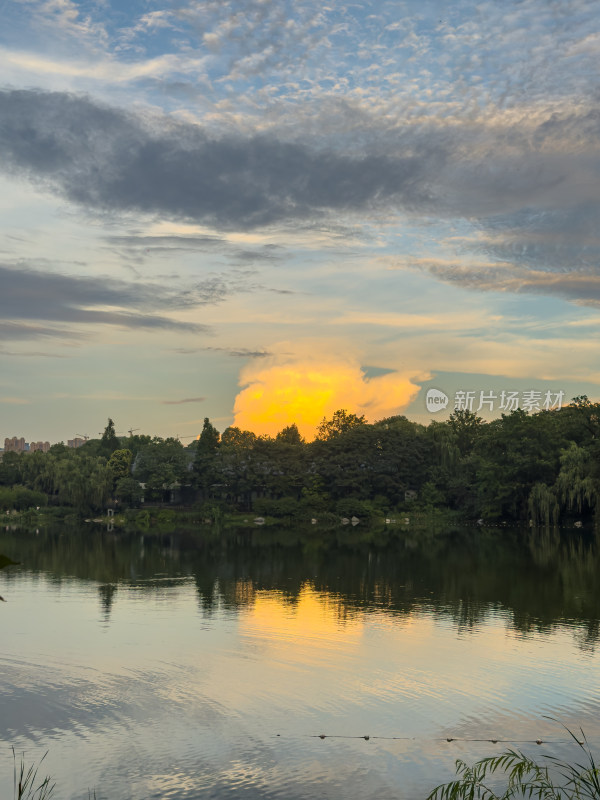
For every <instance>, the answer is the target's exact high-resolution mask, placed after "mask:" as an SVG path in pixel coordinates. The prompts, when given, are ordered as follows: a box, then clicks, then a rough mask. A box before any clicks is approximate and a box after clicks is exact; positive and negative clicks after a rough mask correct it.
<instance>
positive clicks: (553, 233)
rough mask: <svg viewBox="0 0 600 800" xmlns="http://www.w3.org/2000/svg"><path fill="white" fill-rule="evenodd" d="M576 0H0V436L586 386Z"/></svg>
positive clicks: (586, 279) (245, 420)
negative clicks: (108, 423)
mask: <svg viewBox="0 0 600 800" xmlns="http://www.w3.org/2000/svg"><path fill="white" fill-rule="evenodd" d="M597 11H598V4H597V2H596V0H556V1H554V0H505V1H504V2H502V3H498V2H495V1H494V0H482V2H473V1H470V2H454V3H452V4H448V3H446V2H434V1H433V0H431V1H430V2H428V1H427V0H425V2H424V1H423V0H419V1H418V2H416V0H415V1H414V2H413V0H407V2H401V1H399V0H393V2H387V0H373V1H372V2H366V0H359V2H336V1H335V0H333V1H332V2H326V3H321V2H312V0H296V2H293V3H292V2H288V1H287V0H218V2H216V1H214V0H207V1H206V2H198V1H197V0H181V2H173V3H165V2H155V1H154V0H130V2H127V3H125V2H116V0H91V1H90V2H74V0H20V1H19V2H11V1H10V0H0V422H1V425H0V444H1V442H2V437H4V436H15V435H16V436H24V437H25V438H26V440H28V441H30V440H31V441H37V440H49V441H51V442H52V441H61V440H64V441H66V440H67V439H70V438H73V437H74V436H76V435H78V434H79V435H82V436H91V437H96V436H98V434H99V433H100V432H102V430H103V429H104V426H105V425H106V420H107V418H108V417H111V418H112V419H114V420H115V424H116V429H117V433H120V434H124V435H126V434H127V431H129V430H132V431H139V432H140V433H148V434H152V435H159V436H179V437H180V438H181V440H182V442H183V443H184V444H185V443H188V442H189V441H191V439H192V438H193V437H195V436H197V435H198V433H199V432H200V430H201V428H202V423H203V420H204V418H205V417H209V418H210V419H211V421H212V422H213V424H214V425H215V426H216V427H217V428H219V430H223V429H224V428H226V427H227V426H228V425H231V424H236V425H239V426H240V427H242V428H248V429H251V430H254V431H255V432H256V433H268V434H274V433H276V432H277V431H278V430H280V429H281V428H283V427H284V426H285V425H287V424H290V423H291V422H293V421H297V422H298V423H299V426H300V428H301V431H302V432H303V433H304V434H305V435H306V436H308V437H310V436H311V435H312V433H313V432H314V428H315V425H316V424H317V423H318V421H319V420H320V419H321V418H322V417H323V416H331V414H332V413H333V412H334V411H335V410H336V409H338V408H346V409H348V410H349V411H351V412H353V413H357V414H364V415H365V416H366V418H367V419H368V420H369V421H375V420H377V419H381V418H384V417H389V416H392V415H395V414H405V415H406V416H408V417H409V418H410V419H414V420H417V421H420V422H423V423H427V422H429V421H431V420H432V419H443V418H446V417H447V415H448V414H449V413H450V412H451V411H452V408H453V407H454V403H455V402H458V399H457V398H459V397H470V400H466V401H465V402H467V403H472V409H473V410H474V411H479V413H480V414H481V415H482V416H484V417H486V418H489V417H493V416H498V415H499V414H500V413H502V411H503V410H510V404H508V405H507V403H506V402H505V401H506V398H507V397H508V393H509V392H512V393H513V395H512V396H513V398H514V397H515V396H517V400H518V401H519V402H520V403H521V407H522V406H523V404H524V403H526V402H527V398H529V400H530V401H531V402H532V403H533V405H531V408H532V410H536V404H537V406H538V407H543V403H544V402H545V401H546V402H548V403H550V401H549V400H547V398H548V393H551V403H550V405H551V406H552V407H556V405H557V403H558V402H566V401H567V400H568V399H569V398H571V397H573V396H576V395H581V394H587V395H588V396H589V397H590V398H591V399H595V400H597V399H599V397H600V374H599V372H598V366H599V360H600V355H599V354H600V348H599V347H598V345H599V343H600V342H599V335H600V313H599V311H600V238H599V237H600V227H599V225H598V223H599V221H600V213H599V212H600V180H599V178H600V137H599V133H600V91H599V88H598V87H599V86H600V80H599V75H598V72H599V65H600V19H599V18H598V14H597ZM432 388H433V389H436V390H437V391H438V392H442V393H443V394H445V395H446V396H447V397H448V398H449V402H448V404H447V405H446V407H445V408H441V410H440V411H430V410H428V405H427V402H426V397H427V392H428V390H430V389H432ZM532 392H533V393H534V394H532ZM461 393H462V394H461ZM467 393H470V394H467ZM482 395H483V396H484V397H487V398H489V397H492V398H493V401H491V402H488V403H485V402H482V401H483V400H484V397H483V396H482ZM461 402H462V401H461ZM502 407H503V408H502Z"/></svg>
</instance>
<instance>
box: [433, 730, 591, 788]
mask: <svg viewBox="0 0 600 800" xmlns="http://www.w3.org/2000/svg"><path fill="white" fill-rule="evenodd" d="M563 728H565V730H566V731H567V732H568V734H569V736H570V737H571V738H572V739H573V741H574V742H575V743H576V745H577V746H578V747H579V748H580V751H581V754H580V755H581V756H582V763H579V762H577V761H576V762H574V763H571V762H568V761H563V760H562V759H559V758H556V757H555V756H551V755H543V756H542V759H543V762H542V763H539V762H538V761H535V760H534V759H532V758H529V757H528V756H526V755H525V754H524V753H522V752H521V751H520V750H513V749H508V750H505V751H504V752H503V753H501V754H500V755H499V756H491V757H489V758H482V759H481V760H480V761H477V762H476V763H475V764H473V765H472V766H469V765H468V764H466V763H465V762H464V761H462V760H461V759H458V760H457V761H456V774H457V778H456V779H455V780H453V781H450V782H449V783H445V784H441V785H440V786H438V787H437V788H435V789H434V790H433V792H431V794H430V795H429V797H428V798H427V800H517V799H518V800H600V775H599V769H598V766H597V765H596V761H595V759H594V756H593V753H592V751H591V750H590V747H589V745H588V741H587V739H586V736H585V734H584V732H583V730H581V729H580V736H576V735H575V734H574V733H573V732H572V731H571V730H570V729H569V728H567V727H566V726H564V725H563ZM496 780H498V783H499V784H500V785H501V788H493V787H492V786H491V785H490V782H495V781H496Z"/></svg>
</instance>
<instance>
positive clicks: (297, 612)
mask: <svg viewBox="0 0 600 800" xmlns="http://www.w3.org/2000/svg"><path fill="white" fill-rule="evenodd" d="M363 630H364V620H363V617H362V614H360V613H359V612H357V611H353V610H352V609H349V608H348V606H347V604H345V603H343V602H341V601H340V600H339V598H337V597H336V596H335V595H330V594H323V593H320V592H317V591H315V590H314V589H313V588H312V587H311V586H310V585H309V584H305V585H304V586H303V588H302V589H301V590H300V593H299V595H298V596H297V597H294V598H293V599H292V598H286V597H285V596H284V595H282V594H281V593H275V592H258V593H257V594H256V596H255V599H254V603H252V605H250V606H248V607H247V609H246V610H245V612H244V613H243V614H242V615H241V616H240V633H242V635H250V636H253V637H258V638H259V639H260V640H261V641H262V642H265V643H267V644H268V645H269V646H271V647H275V648H278V649H280V650H282V651H283V650H284V649H285V648H287V647H288V646H289V645H290V644H293V646H294V653H295V656H296V657H298V654H299V653H300V652H301V651H302V649H303V648H310V650H311V652H312V654H313V657H314V655H315V650H318V649H322V648H325V649H329V648H331V647H335V648H336V649H338V650H339V649H340V648H343V647H350V648H351V647H358V646H359V645H360V641H361V637H362V634H363Z"/></svg>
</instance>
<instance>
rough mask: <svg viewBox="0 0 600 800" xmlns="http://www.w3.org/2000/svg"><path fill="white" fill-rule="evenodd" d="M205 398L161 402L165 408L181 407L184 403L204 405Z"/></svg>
mask: <svg viewBox="0 0 600 800" xmlns="http://www.w3.org/2000/svg"><path fill="white" fill-rule="evenodd" d="M205 400H206V398H205V397H186V398H184V399H183V400H161V404H162V405H163V406H180V405H183V404H184V403H203V402H204V401H205Z"/></svg>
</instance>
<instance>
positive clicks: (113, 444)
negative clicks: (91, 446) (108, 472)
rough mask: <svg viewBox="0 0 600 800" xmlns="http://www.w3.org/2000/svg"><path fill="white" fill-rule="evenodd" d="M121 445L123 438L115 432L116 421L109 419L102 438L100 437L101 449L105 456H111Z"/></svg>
mask: <svg viewBox="0 0 600 800" xmlns="http://www.w3.org/2000/svg"><path fill="white" fill-rule="evenodd" d="M120 447H121V440H120V439H119V437H118V436H117V434H116V433H115V423H114V422H113V421H112V419H110V417H109V419H108V422H107V424H106V428H105V429H104V433H103V434H102V438H101V439H100V449H101V452H102V453H103V454H104V455H105V456H107V457H108V456H110V455H111V454H112V453H114V452H115V450H118V449H119V448H120Z"/></svg>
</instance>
